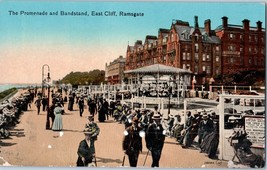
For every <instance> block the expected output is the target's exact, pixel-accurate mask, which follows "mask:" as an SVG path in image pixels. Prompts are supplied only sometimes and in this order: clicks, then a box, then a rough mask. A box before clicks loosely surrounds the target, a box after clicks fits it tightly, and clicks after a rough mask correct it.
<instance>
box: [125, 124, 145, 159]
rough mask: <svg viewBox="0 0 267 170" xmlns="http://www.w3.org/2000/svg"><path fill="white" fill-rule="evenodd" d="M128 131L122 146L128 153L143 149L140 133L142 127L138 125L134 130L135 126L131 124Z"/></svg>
mask: <svg viewBox="0 0 267 170" xmlns="http://www.w3.org/2000/svg"><path fill="white" fill-rule="evenodd" d="M126 131H127V132H128V135H126V136H125V137H124V139H123V142H122V147H123V150H125V151H126V154H131V153H133V152H139V151H142V138H141V137H140V135H139V132H140V131H141V127H136V130H134V128H133V126H130V127H128V128H127V129H126Z"/></svg>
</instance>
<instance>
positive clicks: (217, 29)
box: [215, 24, 265, 31]
mask: <svg viewBox="0 0 267 170" xmlns="http://www.w3.org/2000/svg"><path fill="white" fill-rule="evenodd" d="M227 28H236V29H240V30H244V28H243V25H233V24H228V25H227ZM223 29H224V27H223V26H222V25H219V26H218V27H217V28H216V29H215V31H219V30H223ZM257 29H258V28H257V27H249V30H251V31H257ZM262 31H265V28H262Z"/></svg>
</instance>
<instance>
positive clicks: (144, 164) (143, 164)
mask: <svg viewBox="0 0 267 170" xmlns="http://www.w3.org/2000/svg"><path fill="white" fill-rule="evenodd" d="M148 154H149V150H148V151H147V154H146V158H145V161H144V164H143V166H145V164H146V159H147V156H148Z"/></svg>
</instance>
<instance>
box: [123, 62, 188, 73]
mask: <svg viewBox="0 0 267 170" xmlns="http://www.w3.org/2000/svg"><path fill="white" fill-rule="evenodd" d="M124 73H136V74H138V73H143V74H144V73H146V74H153V73H159V74H162V73H167V74H191V73H192V72H191V71H189V70H185V69H181V68H177V67H172V66H166V65H163V64H154V65H150V66H145V67H141V68H137V69H134V70H127V71H124Z"/></svg>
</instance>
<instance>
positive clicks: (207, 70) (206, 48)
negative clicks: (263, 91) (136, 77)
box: [125, 16, 265, 84]
mask: <svg viewBox="0 0 267 170" xmlns="http://www.w3.org/2000/svg"><path fill="white" fill-rule="evenodd" d="M227 19H228V18H227V17H223V18H222V25H221V26H218V27H217V28H216V29H215V30H211V21H210V20H209V19H208V20H205V21H204V27H200V26H199V23H198V17H197V16H195V23H194V26H190V25H189V23H188V22H185V21H181V20H173V21H172V24H171V27H170V29H162V28H161V29H159V31H158V36H152V35H148V36H146V37H145V41H144V44H143V43H142V41H141V40H138V41H136V43H135V44H134V46H129V45H128V47H127V52H126V63H125V70H133V69H136V68H139V67H144V66H148V65H152V64H157V63H159V64H164V65H168V66H173V67H178V68H183V69H188V70H190V71H191V72H193V74H194V75H195V78H196V83H197V84H210V83H211V82H210V81H211V80H214V79H216V78H218V77H221V76H222V75H224V74H230V73H233V72H237V71H242V70H263V69H264V68H265V67H264V63H265V30H264V29H263V28H262V25H261V22H260V21H258V22H257V27H250V26H249V20H246V19H245V20H243V26H240V25H230V24H228V20H227Z"/></svg>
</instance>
